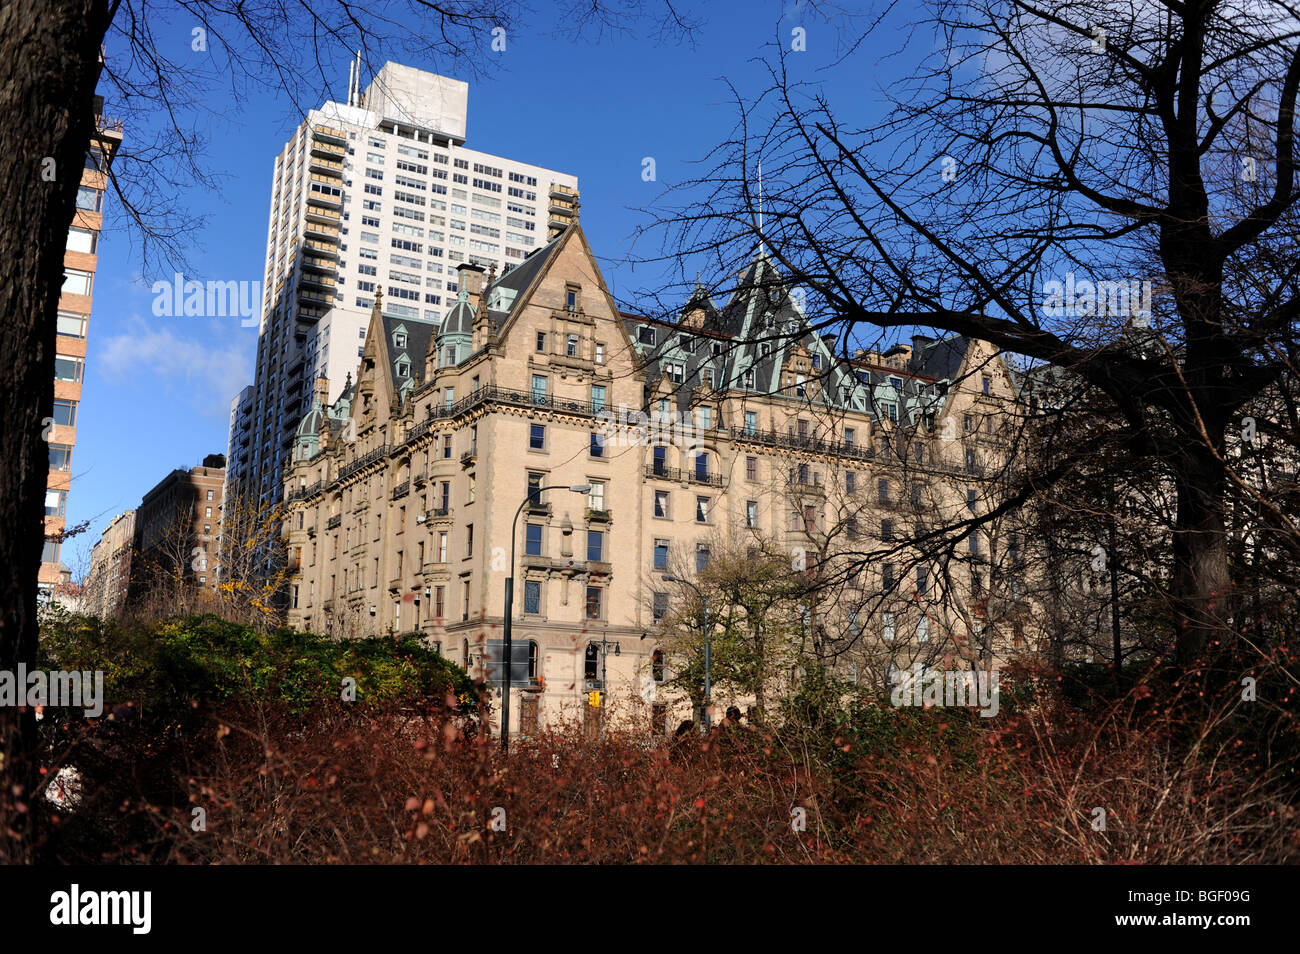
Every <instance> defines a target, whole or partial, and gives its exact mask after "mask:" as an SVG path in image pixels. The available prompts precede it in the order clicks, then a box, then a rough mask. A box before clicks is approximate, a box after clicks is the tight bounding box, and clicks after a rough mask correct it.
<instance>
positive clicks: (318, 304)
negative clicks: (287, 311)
mask: <svg viewBox="0 0 1300 954" xmlns="http://www.w3.org/2000/svg"><path fill="white" fill-rule="evenodd" d="M298 303H299V305H300V306H301V305H307V306H308V307H307V308H302V307H299V309H298V320H299V321H305V322H307V323H308V324H315V323H316V322H317V321H319V320H320V318H321V316H323V315H324V314H325V312H326V311H328V310H329V309H330V308H332V307H334V296H333V295H323V294H321V293H320V292H318V291H308V290H306V289H299V291H298ZM312 306H315V307H312Z"/></svg>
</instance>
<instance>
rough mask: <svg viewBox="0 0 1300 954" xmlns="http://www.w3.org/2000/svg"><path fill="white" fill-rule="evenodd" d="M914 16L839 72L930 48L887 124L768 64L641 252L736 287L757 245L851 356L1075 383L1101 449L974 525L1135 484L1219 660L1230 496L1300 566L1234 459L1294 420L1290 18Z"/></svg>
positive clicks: (1075, 449)
mask: <svg viewBox="0 0 1300 954" xmlns="http://www.w3.org/2000/svg"><path fill="white" fill-rule="evenodd" d="M929 10H930V12H931V13H930V16H929V17H928V19H925V20H924V21H921V22H918V23H914V24H911V25H910V29H900V24H899V23H897V22H895V20H894V19H890V18H884V19H882V20H881V21H880V22H879V23H877V24H876V25H874V26H873V27H872V28H871V29H869V30H868V31H867V32H865V33H864V34H863V35H861V36H859V37H858V38H857V42H856V43H851V44H849V46H850V47H851V49H852V51H853V52H851V53H850V54H849V55H847V56H846V57H845V58H844V59H843V60H842V61H840V63H839V64H838V68H840V69H844V70H861V69H862V63H861V61H862V60H863V59H864V58H865V57H866V56H867V55H868V54H870V55H872V56H874V55H876V52H877V51H879V50H881V49H882V48H883V49H897V48H898V46H899V43H900V42H901V43H905V42H906V40H905V39H903V40H900V39H898V38H900V37H901V38H906V37H909V36H911V37H923V38H924V42H926V43H928V44H929V46H928V47H927V49H926V50H925V56H924V57H923V58H922V59H921V60H920V61H919V63H918V65H917V66H916V67H915V69H914V70H912V71H911V73H910V76H909V77H907V79H906V80H905V81H904V82H902V83H896V84H894V85H893V86H891V88H890V90H889V92H888V94H887V95H888V98H889V100H890V103H889V106H890V108H889V111H888V114H887V115H886V116H885V118H884V119H883V121H880V122H874V123H871V124H870V125H869V126H866V127H865V128H864V127H863V126H862V125H860V124H859V122H858V120H857V119H856V118H854V119H850V118H849V116H850V115H852V114H851V113H850V111H849V110H848V109H847V108H846V109H843V110H841V109H839V108H837V107H836V106H835V105H833V104H832V102H831V101H830V99H829V98H828V97H827V96H826V95H824V94H823V92H822V91H821V90H820V88H819V87H814V86H810V85H806V84H803V83H800V82H798V81H796V80H794V79H792V78H791V74H790V71H789V70H790V66H791V64H790V61H789V56H790V54H788V53H785V52H783V53H781V54H780V55H778V56H775V57H773V59H772V60H771V61H770V63H769V67H770V77H771V83H770V87H769V88H768V89H767V90H765V91H764V92H763V93H762V94H761V95H759V96H756V97H745V96H743V95H742V94H740V93H737V94H736V98H737V102H738V109H739V112H740V120H739V122H738V124H737V127H736V131H735V134H734V135H733V136H732V137H730V138H729V139H728V141H726V142H724V143H722V144H721V145H720V146H719V147H718V148H717V149H716V150H715V152H714V153H713V154H712V157H711V158H712V160H713V164H712V167H711V169H710V171H708V172H707V173H706V174H705V175H703V176H702V177H700V178H698V179H696V180H694V181H692V182H688V183H684V184H682V185H681V186H678V187H675V188H674V189H673V190H671V191H670V193H669V195H668V197H667V201H666V203H665V205H663V206H661V207H660V208H659V209H658V210H657V211H655V212H654V213H653V214H654V216H655V220H654V221H653V222H652V223H651V224H650V225H648V226H647V228H646V231H647V232H658V233H659V234H660V235H661V236H662V239H663V242H664V245H665V253H664V256H665V257H666V258H669V259H672V260H675V261H678V262H680V263H682V273H681V282H682V285H683V286H685V285H687V283H688V280H689V279H688V275H689V274H690V273H691V272H693V271H694V270H695V269H697V268H699V267H700V264H701V260H702V259H708V260H711V263H712V268H711V270H712V271H714V272H715V273H717V274H734V273H735V271H736V268H737V266H738V264H739V263H740V262H742V261H744V259H745V257H746V256H747V255H749V254H750V250H751V249H752V247H753V244H754V242H755V241H759V242H762V243H763V244H764V245H765V247H766V248H767V249H769V250H770V253H771V255H772V257H773V259H774V260H775V261H776V262H777V263H778V265H779V267H780V268H781V269H782V270H783V271H784V272H785V274H786V276H787V277H788V279H789V280H790V282H792V283H793V284H795V285H798V286H801V287H803V288H805V289H807V292H808V308H807V309H806V310H807V312H808V313H809V316H810V319H811V320H812V322H813V324H814V326H815V327H817V328H819V329H824V330H826V331H828V332H831V333H834V334H836V335H837V336H838V338H839V341H840V342H841V345H842V346H844V347H846V348H847V347H850V346H851V345H852V343H853V342H854V341H855V340H861V339H863V338H869V337H870V336H872V335H873V334H875V333H876V332H875V329H878V328H885V329H896V328H906V327H913V328H915V327H933V328H937V329H941V330H943V331H946V332H953V333H957V334H961V335H968V336H971V337H973V338H978V339H982V340H984V341H987V342H990V343H992V344H993V345H994V346H996V347H997V348H1000V349H1003V351H1004V352H1006V353H1008V354H1012V355H1022V356H1026V357H1027V358H1028V359H1031V360H1032V362H1034V363H1035V364H1037V365H1052V366H1055V367H1057V368H1060V369H1063V370H1065V371H1067V372H1069V374H1071V375H1074V376H1077V378H1078V379H1079V380H1080V381H1081V382H1082V383H1083V384H1084V385H1085V386H1086V387H1087V388H1088V389H1090V391H1091V392H1092V393H1093V394H1095V396H1096V400H1095V401H1094V406H1096V407H1097V408H1098V409H1099V412H1098V413H1099V416H1098V419H1097V422H1096V426H1095V427H1093V428H1092V429H1091V431H1090V432H1089V433H1088V434H1087V435H1086V436H1083V437H1082V439H1081V440H1079V441H1076V442H1074V443H1073V444H1072V445H1070V446H1068V447H1066V446H1064V445H1063V446H1062V447H1061V453H1060V454H1058V455H1056V456H1055V457H1054V458H1052V459H1050V460H1036V461H1032V462H1031V461H1022V466H1021V471H1020V473H1019V475H1018V478H1017V481H1016V485H1015V486H1014V487H1011V488H1009V493H1008V494H1007V495H1006V498H1005V501H1004V502H1003V503H1002V504H1000V505H999V506H998V507H997V508H995V509H994V510H993V511H990V513H988V514H987V515H984V516H985V517H986V518H987V519H990V520H992V519H996V518H997V517H999V516H1001V515H1002V514H1003V513H1005V512H1008V510H1009V509H1010V508H1013V507H1016V506H1020V505H1023V504H1026V503H1029V502H1031V501H1034V500H1037V499H1040V498H1042V497H1043V495H1044V494H1046V493H1047V492H1048V491H1049V489H1050V488H1051V487H1053V486H1054V485H1056V484H1058V483H1061V482H1062V481H1064V480H1066V478H1067V477H1069V476H1070V475H1072V474H1075V473H1076V472H1077V471H1078V470H1079V468H1080V467H1083V466H1084V465H1085V464H1088V462H1092V463H1093V464H1095V463H1096V462H1097V461H1098V460H1104V459H1106V458H1107V456H1108V455H1109V458H1110V459H1111V460H1119V459H1122V458H1125V457H1127V458H1128V459H1129V460H1131V461H1134V462H1136V461H1141V462H1142V464H1143V466H1144V468H1145V475H1146V479H1145V481H1144V482H1143V484H1142V485H1143V486H1145V487H1146V488H1147V489H1149V490H1153V491H1158V490H1159V489H1160V488H1161V487H1163V486H1168V487H1169V488H1170V489H1171V495H1172V498H1173V499H1172V504H1173V507H1172V510H1173V520H1172V524H1171V525H1170V526H1169V527H1168V531H1169V547H1168V551H1167V554H1166V555H1164V556H1163V561H1164V564H1165V570H1166V571H1167V577H1168V587H1167V596H1168V601H1169V604H1170V609H1171V617H1172V622H1173V630H1174V633H1173V642H1174V644H1175V646H1176V654H1177V659H1178V660H1179V661H1180V662H1181V663H1182V664H1183V665H1185V666H1191V665H1193V664H1194V663H1195V662H1196V661H1197V660H1199V659H1201V658H1202V657H1203V656H1204V654H1205V652H1206V651H1207V649H1208V648H1209V647H1211V646H1212V645H1214V644H1215V643H1216V641H1221V642H1223V643H1226V644H1231V643H1232V642H1233V640H1232V638H1231V637H1230V636H1229V634H1230V633H1231V632H1232V629H1233V625H1234V624H1233V620H1232V619H1231V618H1230V617H1231V614H1232V612H1233V609H1234V607H1236V606H1237V605H1239V604H1238V602H1237V601H1236V600H1235V599H1234V598H1232V594H1233V592H1234V585H1235V584H1237V583H1239V582H1240V580H1234V578H1233V576H1234V574H1233V568H1232V565H1231V561H1230V553H1231V549H1232V542H1231V541H1232V536H1231V534H1230V526H1229V521H1230V519H1231V513H1232V510H1233V506H1232V502H1231V501H1232V496H1233V493H1234V492H1235V493H1240V495H1241V496H1242V497H1243V499H1244V498H1250V499H1251V500H1252V501H1253V503H1252V505H1251V508H1250V509H1252V512H1254V513H1257V514H1259V518H1260V520H1261V521H1262V524H1261V525H1262V526H1266V529H1267V532H1268V535H1269V539H1270V544H1271V545H1272V547H1273V549H1274V552H1278V553H1283V552H1284V553H1286V554H1287V555H1289V557H1290V558H1291V559H1292V560H1293V559H1294V554H1295V553H1296V552H1297V548H1296V541H1297V534H1296V520H1295V512H1294V510H1292V511H1291V512H1290V513H1287V512H1286V511H1285V510H1284V509H1283V508H1280V507H1278V506H1276V505H1275V504H1272V505H1271V504H1270V501H1269V500H1268V498H1267V496H1266V495H1265V494H1262V493H1261V492H1260V490H1261V488H1260V485H1259V483H1258V479H1257V478H1258V475H1257V474H1256V475H1248V474H1247V473H1245V472H1244V468H1243V467H1242V464H1243V463H1244V462H1245V459H1244V458H1242V457H1241V456H1240V455H1238V454H1237V453H1236V451H1235V450H1234V442H1235V441H1236V439H1237V434H1238V431H1239V429H1240V428H1242V427H1243V422H1244V418H1245V417H1246V416H1248V415H1249V409H1250V408H1252V407H1259V406H1261V405H1267V406H1268V407H1270V411H1268V412H1267V413H1257V414H1255V415H1251V416H1254V417H1255V418H1256V419H1257V426H1258V427H1259V428H1260V429H1261V431H1263V430H1267V431H1268V432H1269V434H1270V437H1271V438H1272V439H1273V440H1274V441H1275V442H1277V443H1278V444H1283V445H1287V446H1288V448H1289V451H1288V453H1291V454H1292V455H1293V452H1294V449H1295V445H1296V430H1295V421H1294V417H1291V418H1288V417H1286V416H1285V414H1284V411H1283V409H1284V407H1285V402H1284V401H1280V400H1276V399H1270V397H1269V396H1270V395H1273V396H1274V398H1276V395H1278V394H1279V393H1280V394H1288V395H1289V394H1290V393H1292V392H1291V388H1292V385H1291V384H1289V383H1288V381H1289V380H1293V379H1291V378H1289V377H1288V376H1289V375H1290V374H1291V372H1292V371H1293V370H1294V367H1295V364H1294V362H1295V354H1296V322H1297V318H1298V317H1300V282H1298V281H1297V278H1298V277H1300V265H1298V264H1297V261H1298V259H1297V256H1296V254H1295V251H1296V245H1297V243H1296V239H1297V218H1296V214H1295V203H1296V199H1297V197H1298V196H1300V191H1298V188H1297V183H1296V177H1295V163H1296V157H1295V143H1294V131H1295V130H1294V126H1295V106H1296V97H1297V91H1298V90H1300V19H1297V15H1296V14H1295V12H1294V11H1293V9H1292V8H1291V7H1289V6H1288V5H1286V4H1285V3H1281V2H1268V0H1266V2H1263V3H1259V4H1252V5H1249V6H1245V7H1243V6H1240V5H1234V4H1226V3H1219V2H1203V3H1192V4H1187V3H1146V2H1137V0H1133V2H1121V3H1113V2H1109V0H1107V2H1100V0H1098V2H1086V0H1058V2H1047V3H1035V2H1024V0H1017V2H1015V3H1013V4H1010V5H1007V4H1003V3H995V2H990V0H956V2H934V3H931V4H930V5H929ZM900 52H902V53H904V54H906V53H907V52H909V50H908V49H907V48H904V49H903V50H901V51H900ZM760 159H761V161H762V164H763V166H762V168H763V181H764V183H765V193H766V198H765V200H764V201H763V206H762V208H761V209H760V207H759V197H758V195H757V190H756V183H757V180H758V176H757V174H756V173H757V169H756V165H757V162H758V161H759V160H760ZM760 223H762V224H760ZM1144 283H1149V284H1144ZM1148 289H1149V290H1150V291H1148ZM1246 457H1249V455H1246ZM1132 473H1133V474H1134V478H1135V480H1136V479H1137V478H1138V476H1139V474H1138V472H1137V471H1136V470H1134V471H1132ZM1135 486H1138V484H1135ZM1152 496H1153V497H1155V496H1158V494H1157V493H1154V492H1153V494H1152ZM1270 505H1271V509H1270ZM1094 506H1095V507H1096V508H1097V509H1098V510H1099V511H1101V510H1104V508H1105V507H1106V506H1107V504H1106V503H1105V502H1104V501H1101V502H1097V503H1095V504H1094ZM949 529H950V530H954V529H955V530H957V531H959V532H960V531H962V530H964V529H969V524H968V523H967V522H962V523H960V524H957V525H955V526H954V527H950V528H949ZM1224 637H1228V638H1226V639H1225V638H1224Z"/></svg>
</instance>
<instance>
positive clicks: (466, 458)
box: [460, 449, 478, 467]
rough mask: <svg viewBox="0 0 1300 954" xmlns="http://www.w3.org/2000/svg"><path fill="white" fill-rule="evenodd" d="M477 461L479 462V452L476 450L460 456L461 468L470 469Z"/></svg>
mask: <svg viewBox="0 0 1300 954" xmlns="http://www.w3.org/2000/svg"><path fill="white" fill-rule="evenodd" d="M476 460H478V451H477V450H476V449H470V450H467V451H465V453H463V454H461V455H460V466H462V467H469V466H470V465H471V464H473V463H474V461H476Z"/></svg>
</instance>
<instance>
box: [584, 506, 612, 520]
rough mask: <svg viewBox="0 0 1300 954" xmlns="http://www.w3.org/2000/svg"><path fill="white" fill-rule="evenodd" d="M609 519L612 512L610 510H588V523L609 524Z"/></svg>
mask: <svg viewBox="0 0 1300 954" xmlns="http://www.w3.org/2000/svg"><path fill="white" fill-rule="evenodd" d="M609 518H610V511H608V510H592V509H591V508H590V507H589V508H587V522H588V523H609Z"/></svg>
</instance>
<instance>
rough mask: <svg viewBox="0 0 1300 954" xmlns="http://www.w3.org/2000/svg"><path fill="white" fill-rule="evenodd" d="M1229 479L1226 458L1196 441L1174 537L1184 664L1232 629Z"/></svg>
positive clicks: (1185, 470) (1186, 462) (1181, 478)
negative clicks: (1227, 518)
mask: <svg viewBox="0 0 1300 954" xmlns="http://www.w3.org/2000/svg"><path fill="white" fill-rule="evenodd" d="M1225 481H1226V478H1225V475H1224V468H1223V463H1222V462H1221V461H1220V460H1216V459H1215V456H1214V454H1213V452H1212V451H1211V450H1210V449H1209V448H1207V447H1205V446H1204V445H1203V444H1191V445H1190V446H1189V447H1188V449H1187V452H1186V454H1185V456H1184V458H1183V461H1182V467H1181V469H1180V473H1179V474H1178V475H1177V478H1176V485H1177V491H1178V516H1177V522H1176V523H1175V527H1174V541H1173V543H1174V546H1173V550H1174V554H1173V555H1174V572H1173V594H1172V595H1173V601H1174V613H1175V619H1176V620H1177V628H1178V631H1177V643H1176V656H1177V659H1178V663H1179V665H1181V666H1182V667H1184V668H1187V667H1190V666H1194V665H1196V664H1197V663H1198V662H1199V661H1200V660H1203V659H1204V658H1205V656H1206V654H1207V651H1209V650H1210V649H1211V648H1212V647H1213V646H1214V644H1215V643H1217V642H1220V641H1222V640H1223V638H1224V636H1225V635H1226V634H1227V633H1228V631H1229V625H1230V624H1229V621H1228V616H1227V613H1228V595H1229V589H1230V581H1229V576H1228V538H1227V533H1226V527H1225V522H1224V488H1225V485H1226V484H1225Z"/></svg>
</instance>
